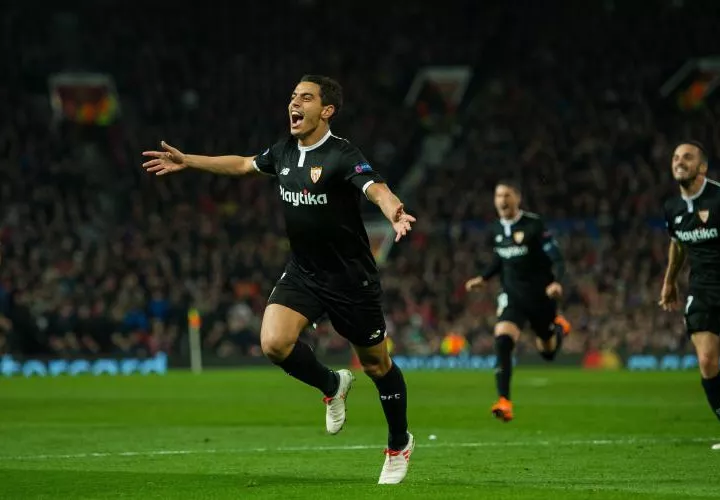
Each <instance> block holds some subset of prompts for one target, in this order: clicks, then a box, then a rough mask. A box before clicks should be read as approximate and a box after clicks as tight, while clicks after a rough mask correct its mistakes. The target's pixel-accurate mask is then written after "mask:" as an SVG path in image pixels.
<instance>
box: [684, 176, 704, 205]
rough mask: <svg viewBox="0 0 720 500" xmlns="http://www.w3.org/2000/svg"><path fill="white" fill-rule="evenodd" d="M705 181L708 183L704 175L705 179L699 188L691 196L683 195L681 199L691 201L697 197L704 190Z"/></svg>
mask: <svg viewBox="0 0 720 500" xmlns="http://www.w3.org/2000/svg"><path fill="white" fill-rule="evenodd" d="M707 183H708V180H707V177H705V179H703V183H702V186H700V189H699V190H698V192H697V193H695V194H694V195H692V196H683V197H682V199H683V200H685V201H692V200H695V199H697V198H699V197H700V195H701V194H703V191H705V186H707Z"/></svg>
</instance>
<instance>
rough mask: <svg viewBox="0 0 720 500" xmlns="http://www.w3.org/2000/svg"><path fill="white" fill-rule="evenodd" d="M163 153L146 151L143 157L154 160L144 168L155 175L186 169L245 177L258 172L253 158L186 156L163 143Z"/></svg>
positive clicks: (145, 164)
mask: <svg viewBox="0 0 720 500" xmlns="http://www.w3.org/2000/svg"><path fill="white" fill-rule="evenodd" d="M160 145H161V146H162V148H163V151H144V152H143V156H146V157H149V158H153V159H152V160H150V161H148V162H145V163H143V168H145V169H146V170H147V171H148V172H153V173H155V175H165V174H169V173H172V172H178V171H180V170H184V169H186V168H195V169H198V170H205V171H206V172H212V173H214V174H221V175H245V174H249V173H252V172H257V169H256V168H255V166H254V164H253V161H254V159H255V157H252V156H235V155H231V156H204V155H191V154H185V153H183V152H182V151H180V150H179V149H177V148H175V147H173V146H171V145H169V144H167V143H166V142H165V141H162V142H161V143H160Z"/></svg>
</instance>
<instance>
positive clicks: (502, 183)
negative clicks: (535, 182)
mask: <svg viewBox="0 0 720 500" xmlns="http://www.w3.org/2000/svg"><path fill="white" fill-rule="evenodd" d="M497 186H505V187H509V188H510V189H512V190H513V191H515V192H516V193H517V194H522V189H521V188H520V183H519V182H515V181H513V180H510V179H500V180H499V181H498V182H497V184H495V187H497Z"/></svg>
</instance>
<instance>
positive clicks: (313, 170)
mask: <svg viewBox="0 0 720 500" xmlns="http://www.w3.org/2000/svg"><path fill="white" fill-rule="evenodd" d="M321 175H322V167H310V180H312V181H313V184H315V183H317V181H319V180H320V176H321Z"/></svg>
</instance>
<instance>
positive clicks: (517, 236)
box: [513, 231, 525, 245]
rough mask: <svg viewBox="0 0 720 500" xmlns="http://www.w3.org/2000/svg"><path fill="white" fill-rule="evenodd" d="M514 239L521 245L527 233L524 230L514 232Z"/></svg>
mask: <svg viewBox="0 0 720 500" xmlns="http://www.w3.org/2000/svg"><path fill="white" fill-rule="evenodd" d="M513 239H514V240H515V243H517V244H518V245H519V244H520V243H522V242H523V240H524V239H525V233H524V232H523V231H518V232H516V233H513Z"/></svg>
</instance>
